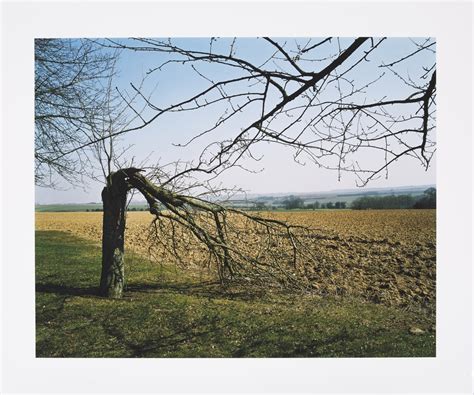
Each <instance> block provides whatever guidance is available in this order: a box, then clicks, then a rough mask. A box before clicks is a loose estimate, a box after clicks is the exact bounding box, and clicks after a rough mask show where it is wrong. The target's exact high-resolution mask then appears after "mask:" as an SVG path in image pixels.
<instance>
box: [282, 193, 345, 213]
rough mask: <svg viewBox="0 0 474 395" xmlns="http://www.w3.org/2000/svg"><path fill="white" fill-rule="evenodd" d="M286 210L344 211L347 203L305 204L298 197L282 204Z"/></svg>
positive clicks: (293, 197)
mask: <svg viewBox="0 0 474 395" xmlns="http://www.w3.org/2000/svg"><path fill="white" fill-rule="evenodd" d="M282 205H283V207H284V208H285V209H286V210H294V209H300V210H317V209H326V208H327V209H343V208H346V202H339V201H338V202H327V203H320V202H318V201H317V200H316V201H315V202H313V203H308V204H304V200H303V199H302V198H300V197H297V196H290V197H288V198H287V199H285V200H283V202H282Z"/></svg>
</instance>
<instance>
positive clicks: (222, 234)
mask: <svg viewBox="0 0 474 395" xmlns="http://www.w3.org/2000/svg"><path fill="white" fill-rule="evenodd" d="M142 172H143V170H141V169H136V168H127V169H121V170H119V171H117V172H116V173H113V174H112V175H111V177H110V178H111V180H112V181H111V182H112V183H120V185H123V184H124V185H127V188H128V189H129V190H130V189H133V188H134V189H137V190H138V191H139V192H140V193H141V194H143V196H144V197H145V199H146V200H147V202H148V205H149V211H150V213H152V214H153V215H154V216H155V218H154V220H153V223H152V226H151V228H150V232H151V233H150V237H151V240H150V242H151V251H159V254H160V256H159V258H160V260H161V261H163V260H165V261H166V260H168V261H169V262H170V263H171V262H174V263H181V264H182V265H185V266H191V265H197V266H201V267H207V268H210V269H211V270H213V271H214V272H215V273H216V274H217V275H218V277H219V279H220V281H221V282H222V283H225V282H227V281H229V280H232V281H234V282H246V283H255V284H262V285H263V284H265V285H267V286H272V285H273V286H276V287H280V288H293V289H304V288H305V287H307V286H308V284H309V282H308V279H307V278H306V274H305V273H306V268H307V267H314V266H315V265H316V264H317V262H316V258H315V257H314V255H313V251H312V249H311V248H309V244H308V242H309V241H311V234H312V230H311V229H310V228H307V227H304V226H299V225H291V224H288V223H286V222H284V221H280V220H276V219H273V218H270V217H267V216H265V215H263V214H250V213H248V212H245V211H240V210H237V209H234V208H231V207H226V206H225V205H224V204H221V203H218V202H211V201H208V200H204V199H200V198H196V197H192V196H186V195H182V194H178V193H174V192H172V191H170V190H167V189H165V188H163V187H160V186H158V185H155V184H153V183H152V182H151V181H150V180H149V179H148V178H147V177H146V176H144V175H143V174H142ZM119 179H120V180H121V181H118V180H119ZM163 255H165V259H164V256H163Z"/></svg>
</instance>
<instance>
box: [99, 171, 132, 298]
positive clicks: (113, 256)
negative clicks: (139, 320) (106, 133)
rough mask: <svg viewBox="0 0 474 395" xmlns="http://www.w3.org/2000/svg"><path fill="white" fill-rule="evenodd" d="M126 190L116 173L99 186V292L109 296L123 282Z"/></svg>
mask: <svg viewBox="0 0 474 395" xmlns="http://www.w3.org/2000/svg"><path fill="white" fill-rule="evenodd" d="M127 191H128V187H127V183H126V181H125V178H124V176H123V175H121V174H120V173H114V174H112V175H111V176H109V180H108V185H107V186H106V187H105V188H104V189H103V190H102V202H103V205H104V216H103V228H102V275H101V279H100V294H101V295H102V296H107V297H111V298H120V297H122V293H123V288H124V285H125V271H124V270H125V269H124V253H125V251H124V241H125V205H126V200H127Z"/></svg>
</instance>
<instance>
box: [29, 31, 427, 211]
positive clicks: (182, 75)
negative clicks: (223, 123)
mask: <svg viewBox="0 0 474 395" xmlns="http://www.w3.org/2000/svg"><path fill="white" fill-rule="evenodd" d="M307 40H308V39H298V40H297V41H299V42H301V43H302V42H305V41H307ZM317 41H318V39H314V42H317ZM352 41H353V39H352V38H345V39H340V45H341V46H342V47H345V46H347V45H348V43H351V42H352ZM417 41H421V40H420V39H417ZM228 42H229V41H227V42H226V41H225V40H224V42H223V45H224V44H228ZM278 42H279V43H284V42H286V45H287V46H289V47H290V48H291V46H293V45H294V42H295V39H294V38H287V39H278ZM177 43H178V44H181V45H183V46H192V47H194V48H202V49H207V48H208V47H209V39H205V38H201V39H197V38H182V39H179V40H177ZM263 44H265V43H263V42H262V40H261V39H260V40H257V39H254V38H245V39H238V40H237V42H236V45H237V51H238V54H243V53H245V56H246V57H247V58H250V59H251V60H253V61H257V60H258V59H264V58H265V57H266V56H268V55H269V54H270V52H269V49H268V48H269V47H268V46H266V45H263ZM216 45H219V44H216ZM413 48H414V47H413V45H412V43H411V42H410V40H408V39H407V38H398V39H394V38H392V39H389V40H387V41H386V42H384V43H383V45H381V47H380V49H379V50H378V51H377V52H376V53H374V55H373V56H371V57H370V60H371V61H370V62H368V64H367V65H366V66H365V65H364V66H363V67H361V68H360V72H359V73H358V74H357V82H358V83H361V84H362V82H364V81H367V82H368V81H370V80H372V79H374V78H375V77H376V73H380V72H382V70H380V69H379V68H377V67H376V65H378V64H380V63H381V62H382V61H385V62H386V63H388V62H390V61H392V60H395V59H398V58H400V57H402V56H404V55H406V54H407V53H409V52H411V51H412V50H413ZM215 50H216V51H217V50H219V48H218V47H215ZM324 51H325V49H323V48H321V51H320V52H319V53H318V56H321V57H324V56H325V55H327V54H326V53H325V52H324ZM434 56H435V55H434V54H431V53H428V54H426V55H420V56H417V57H414V58H413V59H411V60H410V61H408V62H406V63H404V65H403V68H404V70H403V71H405V72H406V73H411V69H413V72H415V70H419V69H420V64H425V63H426V64H429V63H430V62H432V61H433V60H434ZM165 59H166V58H165V56H164V55H163V54H160V53H155V52H140V53H139V52H129V51H124V52H122V54H121V57H120V60H119V62H118V65H117V69H118V71H119V76H118V78H117V79H116V81H115V83H116V85H117V86H118V87H119V88H120V89H121V90H125V89H127V90H129V91H130V85H129V84H130V82H133V83H134V84H135V85H138V84H139V82H140V81H141V80H142V78H143V76H144V75H145V73H146V72H147V71H149V70H150V69H153V68H155V67H156V66H157V65H158V64H160V63H161V62H163V61H164V60H165ZM328 61H329V60H328ZM328 61H327V62H328ZM305 65H306V64H305ZM324 65H325V62H320V63H318V64H317V66H316V68H317V69H320V68H322V67H324ZM307 67H310V66H309V64H308V65H307ZM405 69H406V70H405ZM199 70H200V71H201V72H203V73H207V74H208V75H213V76H215V78H216V79H218V78H223V77H232V75H231V74H229V71H227V70H224V69H222V68H219V67H218V68H213V67H212V66H209V67H208V66H204V67H202V68H200V69H199ZM206 86H207V82H206V81H204V80H203V79H202V78H196V75H195V73H193V72H192V70H190V68H189V67H187V66H183V65H181V64H171V65H168V66H166V67H165V68H164V69H163V70H162V71H160V72H154V73H152V74H151V75H149V76H148V77H147V79H146V81H145V84H144V91H146V92H150V93H151V92H153V94H152V96H151V101H152V102H153V103H154V104H156V105H157V106H166V105H169V104H171V103H174V102H176V101H179V100H180V99H185V98H187V97H189V96H191V95H192V94H193V93H195V92H197V91H199V90H200V89H203V88H205V87H206ZM328 94H329V92H328ZM409 94H410V90H409V89H408V88H407V87H406V86H405V85H404V84H401V83H400V80H399V79H398V78H397V77H396V76H390V77H389V78H385V80H384V83H383V84H380V85H378V84H375V85H374V86H373V87H372V88H371V89H370V92H368V93H367V100H368V101H370V100H377V99H380V98H382V97H384V96H388V97H389V98H390V97H403V96H408V95H409ZM218 111H219V108H214V109H213V108H209V109H206V111H200V112H199V113H192V112H187V113H177V114H169V115H166V116H164V117H162V118H159V119H157V121H156V122H154V123H152V124H151V125H149V127H147V128H145V129H142V130H139V131H135V132H132V133H130V134H127V135H125V136H123V137H122V138H121V142H120V144H122V145H123V146H128V145H132V147H131V149H130V151H129V153H128V155H129V157H130V158H131V157H132V156H133V157H135V159H136V162H140V161H141V160H142V158H146V157H148V158H149V160H150V162H151V163H156V162H157V161H160V163H166V162H172V161H175V160H177V159H183V160H191V159H193V158H196V157H197V156H198V155H199V153H200V152H201V150H202V148H203V147H204V146H205V145H206V144H208V143H209V142H212V141H216V140H217V139H219V138H222V136H224V135H226V134H227V133H229V134H232V133H233V132H235V128H239V127H241V126H245V122H246V120H250V119H251V118H250V115H251V113H252V110H251V111H250V113H245V114H242V116H241V117H240V118H239V119H237V120H236V121H235V122H234V123H229V125H228V126H227V127H226V128H225V129H224V128H223V129H221V130H219V131H218V133H220V134H215V135H210V136H206V137H205V138H203V139H201V140H198V141H197V142H196V143H195V144H192V145H191V146H189V147H186V148H180V147H176V146H174V145H173V144H176V143H184V142H186V141H187V140H188V139H189V138H191V137H192V136H194V135H195V134H196V133H197V132H198V131H200V130H203V129H206V128H207V127H209V126H211V125H212V122H214V121H215V118H216V116H218V115H219V114H218ZM144 115H145V116H147V115H148V116H151V115H152V113H151V112H148V111H146V112H145V113H144ZM254 153H255V154H256V155H258V156H263V159H262V160H260V161H259V162H252V161H247V162H245V163H244V164H245V166H246V167H249V168H251V169H252V170H254V171H258V172H257V173H255V174H254V173H248V172H244V171H242V170H241V169H238V168H236V169H233V170H231V171H229V172H228V173H224V174H223V175H222V177H221V179H220V181H221V182H223V183H224V185H227V186H235V185H236V186H239V187H241V188H243V189H244V190H247V191H248V192H250V193H284V192H312V191H326V190H333V189H346V188H353V187H356V184H355V178H354V176H353V175H352V174H343V176H342V179H341V180H338V176H337V173H336V172H334V171H329V170H326V169H321V168H318V167H316V166H314V165H313V164H312V163H309V162H307V163H306V164H305V165H301V164H298V163H295V162H294V160H293V158H292V152H291V151H290V150H289V149H288V148H287V147H282V146H279V145H276V144H261V145H259V146H257V147H256V148H255V149H254ZM370 155H372V154H369V156H366V157H365V158H360V159H361V160H367V161H369V162H370V161H371V160H372V159H373V158H372V157H371V156H370ZM435 177H436V168H435V161H433V162H432V165H431V167H430V169H429V170H428V171H425V169H424V168H422V167H421V165H420V164H419V163H418V162H416V161H415V160H413V159H410V158H405V159H403V160H400V161H398V162H397V163H395V164H394V165H393V166H392V167H391V168H390V172H389V178H388V179H385V177H381V178H380V179H378V180H374V181H373V182H371V183H370V184H369V185H368V187H372V188H375V187H389V186H403V185H427V184H434V183H435ZM101 188H102V185H101V184H99V183H97V182H92V181H91V182H89V184H88V185H87V186H86V187H85V188H72V187H70V186H66V185H64V190H51V189H47V188H39V187H37V188H36V202H37V203H40V204H47V203H67V202H91V201H100V190H101Z"/></svg>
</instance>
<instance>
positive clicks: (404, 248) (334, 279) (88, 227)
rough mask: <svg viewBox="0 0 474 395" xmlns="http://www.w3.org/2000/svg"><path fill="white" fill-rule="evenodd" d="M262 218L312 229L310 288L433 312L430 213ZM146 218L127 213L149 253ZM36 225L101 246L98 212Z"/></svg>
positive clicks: (138, 243) (136, 246) (140, 246)
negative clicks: (313, 263) (315, 259)
mask: <svg viewBox="0 0 474 395" xmlns="http://www.w3.org/2000/svg"><path fill="white" fill-rule="evenodd" d="M267 215H271V216H272V217H274V218H277V219H280V220H283V219H284V220H287V221H289V222H292V223H295V224H302V225H307V226H310V227H312V228H315V229H316V230H317V232H315V236H314V240H313V241H312V245H313V247H312V248H313V251H314V253H315V254H316V255H317V256H318V258H319V259H318V261H319V263H318V265H317V266H316V267H312V268H308V271H309V273H310V278H311V282H312V286H313V289H314V292H315V293H317V294H320V295H351V296H356V297H362V298H364V299H366V300H369V301H372V302H375V303H383V304H386V305H396V306H409V305H417V306H422V307H427V308H428V309H430V310H431V309H434V306H435V294H436V292H435V290H436V212H435V211H434V210H387V211H382V210H380V211H379V210H377V211H349V210H340V211H329V210H327V211H325V210H321V211H301V212H274V213H273V212H272V213H268V214H267ZM152 218H153V217H152V216H151V215H150V214H148V213H146V212H130V213H129V214H128V216H127V230H126V248H127V249H128V251H130V250H133V251H134V252H135V253H137V254H140V255H144V256H146V255H147V253H148V245H149V243H148V240H147V235H148V229H149V225H150V222H151V220H152ZM36 229H37V230H58V231H64V232H70V233H71V234H73V235H76V236H80V237H83V238H87V239H89V240H92V241H94V242H96V243H100V241H101V232H102V213H100V212H98V213H36Z"/></svg>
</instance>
